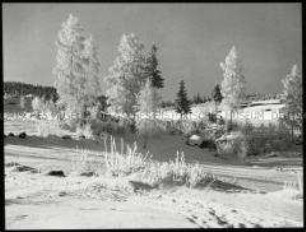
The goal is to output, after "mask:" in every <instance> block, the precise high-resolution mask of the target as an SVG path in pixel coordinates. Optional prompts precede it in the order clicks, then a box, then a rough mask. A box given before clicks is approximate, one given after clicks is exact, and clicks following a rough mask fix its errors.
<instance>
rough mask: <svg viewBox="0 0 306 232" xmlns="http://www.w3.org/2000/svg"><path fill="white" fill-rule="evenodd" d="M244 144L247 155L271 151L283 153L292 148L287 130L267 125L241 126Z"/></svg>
mask: <svg viewBox="0 0 306 232" xmlns="http://www.w3.org/2000/svg"><path fill="white" fill-rule="evenodd" d="M241 131H242V132H243V134H244V136H245V138H246V142H247V150H248V151H247V154H248V155H259V154H263V153H268V152H271V151H284V150H288V149H291V148H292V145H293V144H292V142H291V141H290V135H289V133H288V130H286V129H284V128H281V127H277V126H275V125H272V124H269V125H268V126H265V125H263V124H262V125H261V126H260V127H253V126H252V125H251V124H249V123H248V124H246V125H243V126H241Z"/></svg>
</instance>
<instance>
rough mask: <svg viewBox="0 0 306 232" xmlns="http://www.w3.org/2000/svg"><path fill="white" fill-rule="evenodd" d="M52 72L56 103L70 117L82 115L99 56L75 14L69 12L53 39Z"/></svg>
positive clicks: (93, 91)
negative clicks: (54, 62)
mask: <svg viewBox="0 0 306 232" xmlns="http://www.w3.org/2000/svg"><path fill="white" fill-rule="evenodd" d="M56 46H57V55H56V66H55V68H54V70H53V71H54V74H55V76H56V80H55V87H56V89H57V92H58V94H59V104H60V105H62V106H64V108H65V114H66V116H68V117H69V118H71V117H75V118H78V119H84V117H85V113H86V109H87V107H89V106H91V105H92V104H93V102H94V98H95V97H96V96H97V92H99V91H100V84H99V67H100V64H99V60H98V57H97V51H96V47H95V45H94V43H93V38H92V36H89V37H88V36H86V35H85V31H84V28H83V27H82V26H81V25H80V23H79V20H78V18H77V17H74V16H73V15H72V14H70V15H69V17H68V18H67V20H66V21H65V22H64V23H63V24H62V27H61V29H60V31H59V32H58V39H57V41H56Z"/></svg>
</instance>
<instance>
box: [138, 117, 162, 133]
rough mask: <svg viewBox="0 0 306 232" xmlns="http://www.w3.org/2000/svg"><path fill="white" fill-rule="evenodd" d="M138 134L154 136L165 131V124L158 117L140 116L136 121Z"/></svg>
mask: <svg viewBox="0 0 306 232" xmlns="http://www.w3.org/2000/svg"><path fill="white" fill-rule="evenodd" d="M136 128H137V132H138V134H139V135H147V136H156V135H160V134H163V133H165V132H166V130H167V129H166V124H165V123H164V122H163V121H161V120H158V119H149V118H141V119H139V120H137V121H136Z"/></svg>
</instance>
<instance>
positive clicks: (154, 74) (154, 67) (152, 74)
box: [146, 44, 164, 89]
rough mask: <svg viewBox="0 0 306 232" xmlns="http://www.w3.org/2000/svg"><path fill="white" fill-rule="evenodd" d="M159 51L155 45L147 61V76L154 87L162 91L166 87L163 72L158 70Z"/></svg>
mask: <svg viewBox="0 0 306 232" xmlns="http://www.w3.org/2000/svg"><path fill="white" fill-rule="evenodd" d="M157 49H158V48H157V46H156V45H155V44H153V45H152V48H151V51H150V53H149V55H148V58H147V60H146V63H147V67H146V74H147V75H148V77H149V79H150V80H151V83H152V86H153V87H154V88H157V89H160V88H163V87H164V78H163V77H162V76H161V71H160V70H159V69H158V65H159V64H158V59H157Z"/></svg>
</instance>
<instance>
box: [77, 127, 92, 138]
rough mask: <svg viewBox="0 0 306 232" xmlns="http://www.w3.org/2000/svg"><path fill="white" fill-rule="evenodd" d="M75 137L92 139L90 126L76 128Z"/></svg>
mask: <svg viewBox="0 0 306 232" xmlns="http://www.w3.org/2000/svg"><path fill="white" fill-rule="evenodd" d="M76 135H77V136H78V137H81V136H84V137H85V138H86V139H93V131H92V128H91V124H85V125H83V126H78V127H77V129H76Z"/></svg>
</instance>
